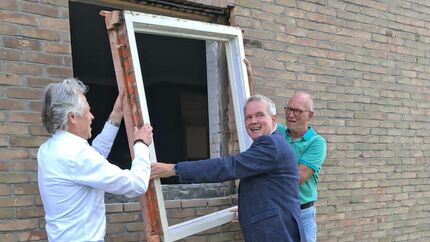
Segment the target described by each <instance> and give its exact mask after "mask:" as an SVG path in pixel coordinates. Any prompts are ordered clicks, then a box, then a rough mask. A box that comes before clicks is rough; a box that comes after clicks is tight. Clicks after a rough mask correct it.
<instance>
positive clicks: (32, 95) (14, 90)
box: [7, 87, 42, 100]
mask: <svg viewBox="0 0 430 242" xmlns="http://www.w3.org/2000/svg"><path fill="white" fill-rule="evenodd" d="M7 96H8V97H10V98H20V99H21V98H22V99H30V100H35V99H37V100H39V99H40V97H41V96H42V90H40V89H33V88H22V87H9V88H8V89H7Z"/></svg>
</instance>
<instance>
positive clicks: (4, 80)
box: [0, 75, 22, 86]
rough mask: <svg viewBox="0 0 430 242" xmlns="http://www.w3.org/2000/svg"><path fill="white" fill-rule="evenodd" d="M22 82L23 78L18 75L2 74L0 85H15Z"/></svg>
mask: <svg viewBox="0 0 430 242" xmlns="http://www.w3.org/2000/svg"><path fill="white" fill-rule="evenodd" d="M21 84H22V81H21V78H20V77H19V76H17V75H0V85H15V86H19V85H21Z"/></svg>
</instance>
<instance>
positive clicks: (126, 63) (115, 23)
mask: <svg viewBox="0 0 430 242" xmlns="http://www.w3.org/2000/svg"><path fill="white" fill-rule="evenodd" d="M100 14H101V15H102V16H104V17H105V22H106V29H107V31H108V35H109V42H110V46H111V51H112V59H113V63H114V69H115V76H116V79H117V83H118V87H120V88H124V89H125V91H126V92H125V93H126V95H125V96H126V100H125V102H124V123H125V127H126V132H127V138H128V144H129V148H130V154H131V155H132V157H134V154H133V141H134V140H133V132H134V131H133V128H134V127H135V126H136V127H141V126H142V125H143V123H144V120H143V117H142V111H141V107H140V102H139V94H138V90H137V88H136V85H135V84H136V78H135V73H134V69H133V63H132V59H131V56H130V48H129V42H128V36H127V28H126V26H125V23H124V22H123V19H124V18H123V15H122V12H120V11H112V12H108V11H102V12H100ZM146 122H147V121H146ZM139 200H140V205H141V210H142V213H143V222H144V226H145V230H144V231H145V232H144V234H145V240H146V241H148V242H160V241H161V237H162V234H161V231H162V230H161V223H160V212H159V209H158V202H157V196H156V193H155V186H154V181H152V180H151V181H150V182H149V187H148V190H147V192H146V193H145V195H142V196H140V198H139ZM163 209H164V208H163Z"/></svg>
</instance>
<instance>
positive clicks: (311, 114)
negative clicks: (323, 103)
mask: <svg viewBox="0 0 430 242" xmlns="http://www.w3.org/2000/svg"><path fill="white" fill-rule="evenodd" d="M313 116H314V112H312V111H309V120H311V119H312V117H313Z"/></svg>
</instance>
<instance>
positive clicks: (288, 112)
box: [284, 107, 308, 116]
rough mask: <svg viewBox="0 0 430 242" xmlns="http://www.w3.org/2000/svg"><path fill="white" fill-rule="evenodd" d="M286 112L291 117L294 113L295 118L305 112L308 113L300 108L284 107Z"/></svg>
mask: <svg viewBox="0 0 430 242" xmlns="http://www.w3.org/2000/svg"><path fill="white" fill-rule="evenodd" d="M284 111H285V113H286V114H288V115H290V114H291V112H293V113H294V115H295V116H298V115H300V114H302V113H303V112H308V111H306V110H301V109H298V108H290V107H284Z"/></svg>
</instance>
